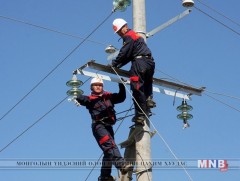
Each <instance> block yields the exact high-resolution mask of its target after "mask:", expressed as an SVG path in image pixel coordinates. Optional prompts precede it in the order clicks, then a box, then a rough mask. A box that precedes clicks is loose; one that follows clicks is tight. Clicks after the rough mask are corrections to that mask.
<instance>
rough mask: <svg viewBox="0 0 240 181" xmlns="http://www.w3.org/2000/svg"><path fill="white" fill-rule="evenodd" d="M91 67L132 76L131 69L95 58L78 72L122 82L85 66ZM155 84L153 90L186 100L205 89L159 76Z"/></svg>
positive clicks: (127, 76) (154, 80)
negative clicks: (110, 64)
mask: <svg viewBox="0 0 240 181" xmlns="http://www.w3.org/2000/svg"><path fill="white" fill-rule="evenodd" d="M87 67H88V68H91V69H95V70H98V71H102V72H106V73H110V74H114V75H116V73H115V71H116V72H117V73H118V75H119V76H121V77H126V78H129V77H130V73H129V71H126V70H122V69H117V68H115V71H114V70H113V69H112V68H111V67H110V66H106V65H102V64H98V63H95V61H94V60H91V61H89V62H88V63H86V64H85V65H84V66H82V67H80V68H79V69H78V70H77V73H78V74H82V75H86V76H90V77H100V78H102V79H104V80H108V81H113V82H121V81H120V80H119V77H116V78H114V77H110V76H108V75H102V74H99V73H93V72H89V71H86V70H84V69H85V68H87ZM127 83H128V84H129V81H127ZM153 85H155V86H154V87H153V91H155V92H160V93H163V94H167V95H171V96H175V97H179V98H184V99H186V100H189V99H190V97H189V96H190V95H198V96H201V95H202V93H203V91H204V89H205V88H204V87H201V88H196V87H193V86H188V85H185V84H179V83H176V82H170V81H166V80H163V79H158V78H153ZM156 86H160V87H166V88H170V89H173V90H175V91H170V90H165V89H162V88H159V87H156ZM179 92H184V93H186V94H187V95H184V94H181V93H179Z"/></svg>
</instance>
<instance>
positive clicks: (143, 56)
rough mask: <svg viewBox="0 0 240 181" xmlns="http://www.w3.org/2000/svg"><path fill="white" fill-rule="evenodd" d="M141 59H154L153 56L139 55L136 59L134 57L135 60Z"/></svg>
mask: <svg viewBox="0 0 240 181" xmlns="http://www.w3.org/2000/svg"><path fill="white" fill-rule="evenodd" d="M139 58H148V59H151V60H152V59H153V57H152V56H151V55H138V56H136V57H134V60H136V59H139Z"/></svg>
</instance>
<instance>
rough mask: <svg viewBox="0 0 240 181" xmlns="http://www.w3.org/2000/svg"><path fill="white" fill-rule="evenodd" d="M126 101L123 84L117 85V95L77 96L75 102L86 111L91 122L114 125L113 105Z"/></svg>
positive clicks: (108, 93)
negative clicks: (84, 107)
mask: <svg viewBox="0 0 240 181" xmlns="http://www.w3.org/2000/svg"><path fill="white" fill-rule="evenodd" d="M125 99H126V90H125V87H124V85H123V84H119V93H110V92H106V91H104V92H103V94H102V95H101V96H98V95H95V94H93V93H92V94H91V95H89V96H85V95H79V96H78V97H77V99H76V100H77V101H78V102H79V103H80V104H81V105H82V106H86V108H87V109H88V111H89V113H90V115H91V118H92V120H94V121H96V122H97V121H103V122H106V123H108V124H115V122H116V115H115V110H114V104H118V103H121V102H123V101H124V100H125Z"/></svg>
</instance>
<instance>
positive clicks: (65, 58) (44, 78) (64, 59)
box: [0, 11, 114, 121]
mask: <svg viewBox="0 0 240 181" xmlns="http://www.w3.org/2000/svg"><path fill="white" fill-rule="evenodd" d="M113 13H114V12H113V11H111V13H110V14H109V15H108V16H107V17H106V18H105V19H104V20H103V21H102V22H101V23H100V24H99V25H98V26H97V27H96V28H94V29H93V31H91V32H90V34H89V35H88V36H86V37H85V38H84V39H83V40H82V41H81V42H80V43H79V44H78V45H77V46H76V47H75V48H74V49H73V50H72V51H71V52H70V53H69V54H67V56H65V57H64V58H63V59H62V60H61V61H60V62H59V63H58V64H57V65H56V66H55V67H54V68H53V69H52V70H51V71H50V72H49V73H48V74H47V75H46V76H44V77H43V78H42V79H41V80H40V81H39V82H38V83H37V84H36V85H35V86H33V88H32V89H31V90H30V91H29V92H28V93H27V94H25V95H24V96H23V97H22V98H21V99H20V100H19V101H18V102H17V103H16V104H15V105H14V106H12V107H11V108H10V109H9V110H8V111H7V112H6V113H5V114H4V115H3V116H2V117H1V118H0V121H1V120H2V119H3V118H5V117H6V116H7V115H8V114H9V113H10V112H11V111H12V110H13V109H14V108H16V107H17V106H18V105H19V104H20V103H21V102H22V101H23V100H24V99H25V98H26V97H27V96H29V94H31V93H32V92H33V91H34V90H35V89H36V88H37V87H38V86H39V85H40V84H41V83H42V82H43V81H44V80H46V79H47V78H48V77H49V76H50V75H51V74H52V73H53V72H54V71H55V70H56V69H57V68H58V67H59V66H60V65H61V64H62V63H63V62H65V61H66V60H67V58H68V57H70V56H71V55H72V54H73V53H74V52H75V51H76V50H77V49H78V48H79V47H80V46H81V45H82V44H83V43H84V42H85V41H86V40H87V39H88V38H89V37H90V36H91V35H92V34H93V33H94V32H95V31H97V29H98V28H99V27H100V26H101V25H103V24H104V23H105V22H106V21H107V20H108V19H109V18H110V16H111V15H112V14H113Z"/></svg>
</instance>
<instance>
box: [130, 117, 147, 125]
mask: <svg viewBox="0 0 240 181" xmlns="http://www.w3.org/2000/svg"><path fill="white" fill-rule="evenodd" d="M132 121H133V122H135V124H138V125H143V126H144V121H145V116H134V117H133V118H132Z"/></svg>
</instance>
